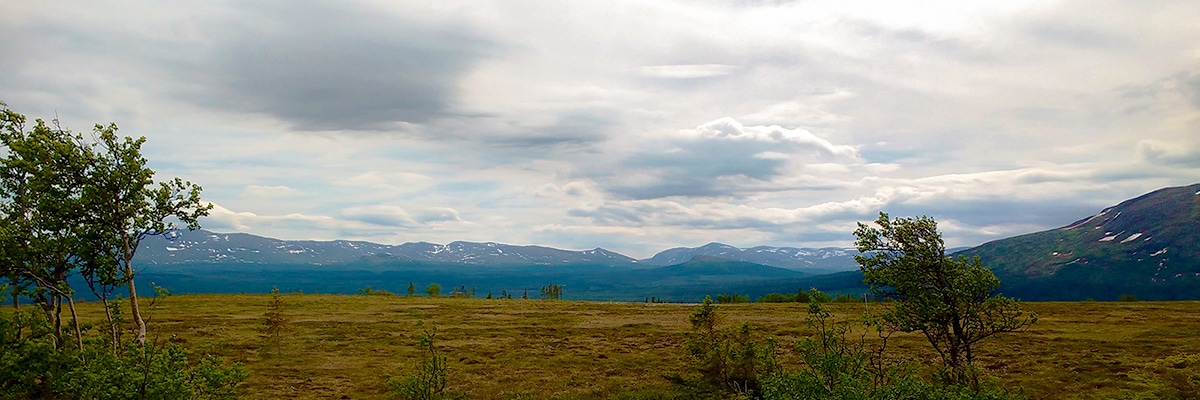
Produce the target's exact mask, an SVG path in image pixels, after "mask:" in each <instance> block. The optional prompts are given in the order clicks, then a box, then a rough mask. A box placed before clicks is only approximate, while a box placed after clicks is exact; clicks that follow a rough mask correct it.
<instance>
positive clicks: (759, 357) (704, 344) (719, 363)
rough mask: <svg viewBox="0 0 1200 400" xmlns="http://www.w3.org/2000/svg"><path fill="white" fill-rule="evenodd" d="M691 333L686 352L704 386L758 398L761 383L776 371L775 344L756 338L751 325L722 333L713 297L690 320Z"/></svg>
mask: <svg viewBox="0 0 1200 400" xmlns="http://www.w3.org/2000/svg"><path fill="white" fill-rule="evenodd" d="M688 322H690V323H691V325H692V332H691V334H690V335H689V336H688V342H687V350H688V355H689V356H690V359H691V363H692V364H691V367H692V369H693V370H694V371H696V372H699V373H700V376H701V377H702V379H703V381H704V383H706V384H708V385H711V386H712V387H714V388H717V389H720V390H723V391H727V392H731V393H736V394H739V395H750V396H752V395H755V394H756V393H758V392H759V391H760V389H761V382H760V381H761V380H762V379H763V378H764V377H766V376H767V375H769V374H770V373H772V372H773V371H775V370H776V369H777V368H778V365H777V364H776V361H775V342H774V341H773V340H771V339H770V338H767V339H764V340H762V341H761V342H760V341H759V340H757V339H755V338H754V336H753V335H752V333H751V331H752V328H751V326H750V324H749V323H742V324H741V325H740V326H739V327H738V328H737V329H736V330H723V329H720V328H719V327H718V325H720V322H721V317H720V315H718V314H717V309H716V306H714V305H713V301H712V298H710V297H708V296H705V297H704V301H703V302H702V303H701V304H700V307H698V308H696V310H695V311H693V312H692V315H690V316H689V317H688Z"/></svg>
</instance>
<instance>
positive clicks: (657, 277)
mask: <svg viewBox="0 0 1200 400" xmlns="http://www.w3.org/2000/svg"><path fill="white" fill-rule="evenodd" d="M956 250H957V249H956ZM953 251H954V250H952V252H953ZM856 254H858V252H857V251H855V250H853V249H844V248H793V247H768V246H758V247H751V248H738V247H734V246H729V245H726V244H721V243H709V244H706V245H703V246H699V247H692V248H688V247H680V248H673V249H668V250H663V251H661V252H659V253H657V254H655V255H654V256H653V257H650V258H647V259H642V260H637V259H634V258H631V257H628V256H625V255H622V254H619V253H616V252H613V251H609V250H605V249H602V248H596V249H592V250H561V249H555V248H550V247H543V246H527V245H510V244H501V243H493V242H483V243H478V242H452V243H448V244H434V243H425V242H416V243H404V244H400V245H384V244H377V243H371V242H363V241H347V240H334V241H308V240H304V241H293V240H279V239H271V238H265V237H261V236H255V235H250V234H245V233H215V232H209V231H194V232H181V233H180V235H177V236H176V237H174V238H172V239H171V240H168V239H167V238H165V237H151V238H149V239H147V240H146V241H145V242H143V244H142V246H141V247H140V248H139V251H138V254H137V262H138V263H140V265H142V267H141V270H142V274H143V275H145V276H147V277H148V278H149V279H150V280H152V281H153V280H156V279H157V281H158V282H159V284H160V285H164V286H165V285H170V288H172V289H174V290H175V291H177V292H226V293H228V292H234V293H236V292H265V291H268V290H270V288H271V287H272V286H278V287H280V288H281V289H285V290H306V291H321V292H330V293H353V292H355V291H356V290H357V289H359V288H363V287H366V286H370V287H375V288H377V289H385V290H391V291H398V290H402V289H406V288H407V287H408V286H409V284H410V283H413V284H420V285H421V287H424V285H426V284H429V283H434V282H438V283H440V284H442V285H443V286H447V287H463V288H466V287H475V286H478V287H482V288H483V289H484V290H487V291H493V292H497V293H501V292H507V293H512V292H513V291H522V292H524V291H528V290H529V289H530V288H535V289H536V288H539V287H540V286H542V285H545V284H548V283H555V284H560V285H563V286H564V287H566V291H565V292H564V297H566V298H576V299H594V300H626V301H628V300H640V299H643V298H648V297H651V296H653V297H656V298H660V299H667V300H677V301H695V300H698V299H699V298H702V297H703V296H704V295H705V294H710V295H715V294H720V293H730V292H738V293H743V294H748V295H751V296H752V297H753V296H760V295H762V294H765V293H770V292H781V293H790V292H795V291H797V290H801V289H807V288H808V287H817V288H820V289H822V290H825V291H829V292H848V293H858V292H862V291H864V290H865V289H866V288H865V287H864V286H863V285H862V283H861V281H862V276H861V274H860V273H859V272H858V270H857V268H858V266H857V263H856V262H855V261H854V258H853V256H854V255H856ZM957 254H958V255H961V256H966V257H976V256H977V257H979V258H980V260H981V261H982V262H983V264H984V265H985V266H988V267H989V268H991V269H992V270H993V271H994V272H995V273H996V275H997V276H998V277H1000V279H1001V282H1002V286H1001V291H1003V292H1005V293H1006V294H1009V295H1012V296H1015V297H1019V298H1023V299H1026V300H1083V299H1088V298H1094V299H1098V300H1112V299H1117V298H1118V297H1122V296H1136V297H1137V298H1141V299H1200V184H1195V185H1190V186H1184V187H1174V188H1165V189H1160V190H1157V191H1154V192H1151V193H1147V194H1145V195H1142V196H1139V197H1137V198H1133V199H1130V200H1127V201H1124V202H1121V203H1120V204H1117V205H1115V206H1112V207H1109V208H1106V209H1103V210H1101V211H1100V212H1099V213H1097V214H1096V215H1093V216H1089V217H1087V218H1083V219H1080V220H1079V221H1077V222H1075V223H1072V224H1070V225H1068V226H1064V227H1061V228H1057V229H1052V230H1048V231H1043V232H1037V233H1031V234H1027V235H1021V236H1016V237H1012V238H1008V239H1002V240H997V241H993V242H989V243H985V244H983V245H981V246H978V247H974V248H967V249H962V250H961V251H958V252H957ZM480 295H482V294H480Z"/></svg>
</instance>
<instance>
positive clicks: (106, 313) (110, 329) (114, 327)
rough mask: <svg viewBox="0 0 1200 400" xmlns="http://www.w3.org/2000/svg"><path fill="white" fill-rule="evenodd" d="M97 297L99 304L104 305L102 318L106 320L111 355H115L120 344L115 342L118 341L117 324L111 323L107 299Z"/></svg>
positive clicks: (111, 317) (111, 318) (110, 311)
mask: <svg viewBox="0 0 1200 400" xmlns="http://www.w3.org/2000/svg"><path fill="white" fill-rule="evenodd" d="M97 297H100V303H102V304H104V318H105V319H107V320H108V334H109V335H112V350H113V354H116V352H117V347H118V346H120V343H117V340H119V339H118V338H117V323H116V321H113V314H112V309H111V308H108V297H107V296H99V295H97Z"/></svg>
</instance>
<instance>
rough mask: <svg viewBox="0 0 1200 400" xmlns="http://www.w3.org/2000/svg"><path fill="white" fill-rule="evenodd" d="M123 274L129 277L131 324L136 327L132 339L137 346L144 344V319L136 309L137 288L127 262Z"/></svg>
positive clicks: (131, 269)
mask: <svg viewBox="0 0 1200 400" xmlns="http://www.w3.org/2000/svg"><path fill="white" fill-rule="evenodd" d="M125 276H126V277H128V278H129V282H128V283H129V308H130V313H131V314H133V324H134V326H136V327H137V333H136V334H135V335H134V337H133V340H134V342H136V343H137V344H138V346H144V345H145V344H146V321H145V320H143V319H142V312H141V310H140V309H138V297H137V288H136V286H134V284H133V267H131V266H130V265H129V264H128V263H126V264H125Z"/></svg>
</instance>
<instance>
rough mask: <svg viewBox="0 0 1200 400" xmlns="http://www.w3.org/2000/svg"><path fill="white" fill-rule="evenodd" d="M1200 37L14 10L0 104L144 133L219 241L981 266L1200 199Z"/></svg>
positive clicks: (142, 6) (768, 16) (590, 5)
mask: <svg viewBox="0 0 1200 400" xmlns="http://www.w3.org/2000/svg"><path fill="white" fill-rule="evenodd" d="M283 7H288V8H289V9H297V10H300V11H297V12H291V11H288V12H283V13H280V12H277V11H278V10H279V9H281V8H283ZM292 11H295V10H292ZM1197 12H1200V4H1197V3H1195V2H1187V1H1179V2H1162V3H1156V4H1155V7H1145V6H1143V5H1140V4H1134V3H1128V4H1127V3H1104V4H1086V5H1085V4H1081V3H1069V2H1068V3H1057V2H1050V3H1047V2H1028V1H1016V2H1013V1H1006V2H990V1H988V2H961V1H949V2H941V1H939V2H926V3H922V4H917V5H914V4H908V3H896V4H880V3H877V2H859V1H849V2H833V1H805V2H720V1H712V2H700V3H696V2H682V1H673V0H667V1H625V0H618V1H614V2H556V3H540V2H526V1H521V0H513V1H508V0H505V1H483V2H473V3H470V4H469V5H468V4H466V3H461V2H457V1H448V2H348V3H339V4H336V5H308V6H307V7H299V8H297V7H296V6H295V5H293V4H284V3H271V2H268V3H257V4H251V3H204V4H196V5H189V6H187V7H181V6H179V5H178V4H173V3H152V2H144V1H139V0H130V1H128V2H124V3H121V4H119V5H116V6H114V5H110V4H100V3H94V2H84V1H67V2H56V3H53V4H45V5H41V4H39V5H37V6H31V5H28V4H25V3H22V2H4V3H0V48H4V49H5V51H3V52H0V70H2V71H5V74H6V76H7V77H9V78H10V79H5V80H2V81H0V93H3V94H4V96H6V97H5V98H3V99H0V100H4V101H6V102H8V103H9V105H10V107H13V108H14V110H16V111H18V112H22V113H25V114H28V115H29V116H31V117H42V118H51V117H52V116H53V115H55V114H56V113H57V115H59V116H60V117H61V118H62V119H63V120H64V121H68V122H70V126H72V127H73V128H74V129H76V130H80V129H79V128H86V127H88V126H90V125H91V123H93V122H101V123H104V122H109V121H114V122H117V123H118V124H120V126H121V127H122V128H123V130H122V131H121V133H124V134H128V135H133V136H140V135H145V136H147V137H148V138H149V141H148V142H147V145H146V147H145V151H146V155H147V157H148V158H149V159H150V162H151V165H152V166H153V167H154V168H155V170H156V171H158V173H159V174H160V175H161V177H162V178H169V177H173V176H180V177H183V178H185V179H189V180H192V181H194V182H196V183H199V184H201V185H203V186H204V188H205V192H204V196H205V198H206V199H210V200H212V201H214V202H217V203H219V204H220V205H221V206H223V207H218V208H217V209H214V210H213V215H212V216H210V217H209V218H207V219H206V227H213V228H214V229H223V230H237V231H247V232H250V233H256V234H263V235H270V236H277V237H283V238H313V239H331V238H354V239H368V240H374V241H380V242H386V243H398V242H401V241H409V240H426V241H435V242H448V241H452V240H495V241H507V242H518V243H538V244H545V245H555V246H563V247H571V248H591V247H595V246H597V245H603V246H605V247H612V248H613V249H614V250H618V251H629V252H643V253H644V252H652V251H654V250H658V249H661V248H663V247H671V246H676V245H696V244H702V243H706V242H708V241H713V240H717V241H730V242H736V243H735V244H737V245H745V246H752V245H756V244H775V245H806V244H810V245H815V244H837V243H841V244H848V243H849V240H850V239H849V233H850V232H851V231H852V230H853V227H854V222H855V221H857V220H861V219H866V220H869V219H873V213H874V212H876V211H879V210H887V211H892V212H893V213H894V214H896V215H903V214H918V213H925V214H930V215H934V216H936V217H938V218H939V221H945V222H944V228H945V229H946V232H947V238H948V240H950V241H952V242H955V243H959V244H971V242H978V241H982V240H988V239H994V238H997V237H998V236H1003V235H1009V234H1014V233H1020V232H1027V231H1032V230H1037V229H1046V228H1053V227H1055V226H1056V225H1057V224H1059V223H1062V221H1066V222H1070V221H1071V220H1073V218H1078V217H1083V216H1086V215H1080V214H1086V213H1088V212H1094V211H1095V210H1096V209H1098V208H1100V207H1103V206H1106V205H1111V204H1113V203H1115V202H1117V201H1120V200H1123V199H1125V198H1129V197H1132V196H1136V195H1138V194H1141V193H1144V192H1147V191H1150V190H1153V189H1156V188H1159V187H1163V186H1170V185H1182V184H1190V183H1194V182H1195V180H1196V178H1195V177H1196V176H1197V172H1200V171H1198V170H1197V168H1200V165H1198V164H1197V161H1195V160H1200V157H1198V156H1197V149H1200V144H1198V143H1197V142H1196V137H1195V136H1196V135H1195V132H1197V131H1198V129H1200V125H1198V123H1197V122H1196V121H1200V78H1198V77H1200V73H1198V72H1197V71H1200V62H1198V60H1200V58H1198V57H1200V42H1197V41H1196V40H1195V38H1196V37H1200V25H1197V24H1195V23H1193V22H1194V21H1192V20H1193V19H1194V18H1190V16H1194V15H1196V14H1197ZM1145 60H1154V62H1149V63H1148V62H1145ZM72 121H73V122H72ZM705 121H707V122H705ZM86 130H87V129H82V131H86ZM235 210H236V211H235ZM655 247H658V248H655Z"/></svg>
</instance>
